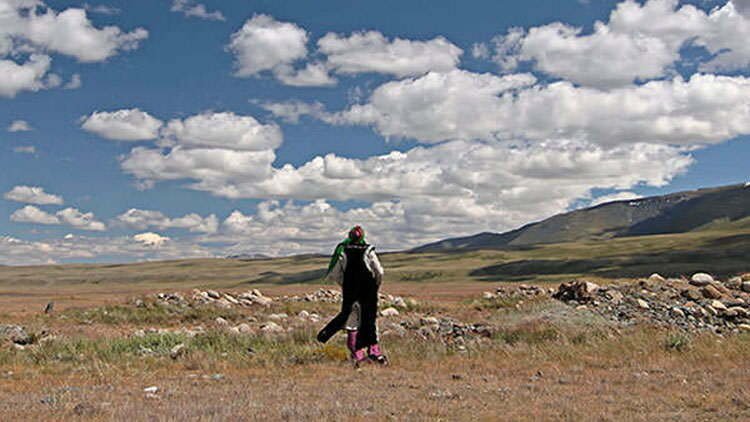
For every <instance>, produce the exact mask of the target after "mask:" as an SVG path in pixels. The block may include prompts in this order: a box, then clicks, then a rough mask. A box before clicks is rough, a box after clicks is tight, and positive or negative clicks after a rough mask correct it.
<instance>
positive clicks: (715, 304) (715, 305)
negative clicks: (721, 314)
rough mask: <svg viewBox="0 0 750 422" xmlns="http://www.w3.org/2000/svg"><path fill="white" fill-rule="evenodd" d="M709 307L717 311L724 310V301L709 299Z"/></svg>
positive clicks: (725, 308)
mask: <svg viewBox="0 0 750 422" xmlns="http://www.w3.org/2000/svg"><path fill="white" fill-rule="evenodd" d="M711 307H713V308H714V309H716V310H717V311H726V310H727V307H726V305H724V303H722V302H721V301H719V300H712V301H711Z"/></svg>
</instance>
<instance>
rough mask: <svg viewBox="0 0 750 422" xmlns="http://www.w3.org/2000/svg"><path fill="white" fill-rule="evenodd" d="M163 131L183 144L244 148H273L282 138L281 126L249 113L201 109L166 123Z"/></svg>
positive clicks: (173, 140)
mask: <svg viewBox="0 0 750 422" xmlns="http://www.w3.org/2000/svg"><path fill="white" fill-rule="evenodd" d="M163 135H164V136H165V137H166V138H167V139H168V140H170V141H171V142H170V143H172V144H175V145H176V144H179V145H183V146H185V147H208V148H211V147H213V148H228V149H235V150H245V151H263V150H268V149H275V148H277V147H278V146H279V145H281V142H282V138H283V136H282V134H281V129H279V127H278V126H276V125H275V124H267V125H264V124H261V123H260V122H258V121H257V120H255V118H253V117H252V116H240V115H237V114H234V113H230V112H224V113H211V112H205V113H201V114H198V115H194V116H190V117H188V118H186V119H184V120H180V119H174V120H171V121H170V122H169V124H167V126H166V127H165V129H164V132H163Z"/></svg>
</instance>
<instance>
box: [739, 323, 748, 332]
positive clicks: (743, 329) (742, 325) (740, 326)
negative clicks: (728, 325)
mask: <svg viewBox="0 0 750 422" xmlns="http://www.w3.org/2000/svg"><path fill="white" fill-rule="evenodd" d="M737 328H739V330H740V331H747V332H750V324H737Z"/></svg>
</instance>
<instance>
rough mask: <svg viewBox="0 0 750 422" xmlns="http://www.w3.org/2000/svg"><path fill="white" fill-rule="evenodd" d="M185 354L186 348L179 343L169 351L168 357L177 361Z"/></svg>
mask: <svg viewBox="0 0 750 422" xmlns="http://www.w3.org/2000/svg"><path fill="white" fill-rule="evenodd" d="M185 353H187V348H186V347H185V345H184V344H182V343H180V344H178V345H177V346H175V347H173V348H172V349H171V350H170V351H169V357H171V358H172V359H179V358H180V357H182V356H184V355H185Z"/></svg>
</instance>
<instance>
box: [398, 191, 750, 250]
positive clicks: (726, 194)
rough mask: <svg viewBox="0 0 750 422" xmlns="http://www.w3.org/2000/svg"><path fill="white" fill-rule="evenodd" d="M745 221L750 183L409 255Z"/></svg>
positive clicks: (598, 210) (618, 205) (573, 216)
mask: <svg viewBox="0 0 750 422" xmlns="http://www.w3.org/2000/svg"><path fill="white" fill-rule="evenodd" d="M748 217H750V184H747V183H745V184H738V185H730V186H722V187H716V188H706V189H698V190H693V191H685V192H677V193H672V194H668V195H662V196H652V197H647V198H639V199H633V200H624V201H614V202H608V203H604V204H600V205H597V206H594V207H590V208H584V209H580V210H575V211H571V212H567V213H564V214H558V215H555V216H553V217H550V218H548V219H546V220H543V221H540V222H536V223H531V224H527V225H525V226H523V227H521V228H519V229H516V230H512V231H509V232H505V233H488V232H485V233H479V234H476V235H473V236H467V237H457V238H452V239H445V240H441V241H438V242H434V243H430V244H427V245H423V246H420V247H417V248H415V249H413V250H412V251H413V252H443V251H450V250H473V249H502V248H513V247H524V246H531V245H537V244H545V243H561V242H576V241H584V240H597V239H609V238H613V237H625V236H644V235H652V234H666V233H684V232H689V231H693V230H699V229H701V228H703V227H705V226H710V225H713V226H715V225H717V224H728V223H732V222H736V221H738V220H742V219H744V218H748Z"/></svg>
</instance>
